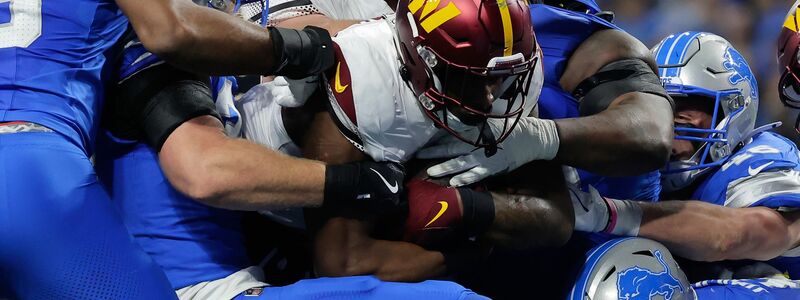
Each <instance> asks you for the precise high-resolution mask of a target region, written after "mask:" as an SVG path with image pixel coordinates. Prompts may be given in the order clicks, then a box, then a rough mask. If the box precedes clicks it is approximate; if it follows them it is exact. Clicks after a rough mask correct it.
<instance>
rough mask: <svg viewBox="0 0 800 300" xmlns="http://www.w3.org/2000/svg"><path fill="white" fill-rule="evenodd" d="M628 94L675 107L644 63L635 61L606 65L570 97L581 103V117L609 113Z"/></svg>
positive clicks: (580, 85) (622, 61) (582, 83)
mask: <svg viewBox="0 0 800 300" xmlns="http://www.w3.org/2000/svg"><path fill="white" fill-rule="evenodd" d="M631 92H640V93H648V94H653V95H657V96H661V97H663V98H665V99H667V101H669V103H670V105H671V106H673V107H674V103H673V101H672V98H670V97H669V95H668V94H667V91H666V90H664V87H663V86H662V85H661V79H659V78H658V75H656V74H655V73H654V72H653V70H652V69H651V68H650V66H648V65H647V63H646V62H645V61H643V60H641V59H635V58H631V59H623V60H619V61H615V62H612V63H610V64H608V65H606V66H605V67H603V68H601V69H600V70H599V71H598V72H597V74H595V75H593V76H591V77H589V78H587V79H586V80H584V81H583V82H581V83H580V84H579V85H578V87H577V88H575V91H574V92H573V95H574V96H575V98H577V99H579V100H580V105H579V107H578V109H579V110H580V114H581V116H590V115H594V114H597V113H599V112H601V111H604V110H606V109H608V106H609V105H611V103H612V102H614V100H616V99H617V98H618V97H619V96H622V95H624V94H627V93H631Z"/></svg>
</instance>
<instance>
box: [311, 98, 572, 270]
mask: <svg viewBox="0 0 800 300" xmlns="http://www.w3.org/2000/svg"><path fill="white" fill-rule="evenodd" d="M304 145H305V147H304V149H303V150H304V154H305V155H306V157H307V158H310V159H315V160H321V161H325V162H328V163H346V162H349V161H353V160H354V159H359V157H361V158H360V159H365V158H364V157H363V154H361V152H360V151H358V149H356V148H355V147H353V146H352V145H351V144H350V143H349V142H348V141H347V140H346V139H345V138H344V137H343V136H342V135H341V133H339V132H338V129H337V128H336V125H335V124H333V120H331V119H330V115H329V114H328V113H327V112H323V113H319V114H318V115H317V116H316V117H315V122H313V123H312V125H311V129H309V132H308V134H307V135H306V138H305V142H304ZM530 166H531V167H527V166H526V167H522V168H520V169H518V170H517V171H515V172H514V173H512V174H511V175H512V176H509V177H514V176H516V177H520V176H519V175H520V174H523V173H522V172H537V174H541V176H545V174H546V175H547V176H549V177H550V178H563V177H562V176H561V173H560V170H561V169H560V167H559V168H555V170H556V171H557V172H558V173H557V174H553V173H549V171H550V170H549V169H547V170H543V169H542V168H541V167H540V166H539V165H535V164H531V165H530ZM514 174H516V175H514ZM527 178H529V179H530V178H532V177H527ZM557 181H558V182H560V180H557ZM520 182H530V180H524V181H523V180H520ZM552 183H553V182H546V183H545V182H542V185H551V184H552ZM511 185H514V184H511ZM561 186H562V187H563V183H562V185H561ZM525 194H528V195H525V196H522V195H508V194H506V193H493V196H494V200H495V221H494V223H493V224H492V226H491V227H490V229H489V230H488V231H487V233H486V234H484V236H483V238H485V239H486V241H488V242H491V243H496V244H497V245H502V246H507V247H511V248H529V247H558V246H561V245H563V244H564V243H566V242H567V240H569V237H570V235H571V234H572V230H573V226H574V220H573V215H574V213H573V212H572V205H571V204H570V202H569V195H568V194H567V193H566V189H565V188H564V189H560V188H553V187H552V186H551V187H549V188H546V189H545V191H544V192H538V193H533V192H526V193H525ZM369 228H370V227H369V224H367V223H365V222H362V221H358V220H353V219H346V218H332V219H330V220H328V221H327V222H326V223H325V224H324V225H323V226H322V227H321V230H320V231H319V232H318V234H317V235H316V238H315V248H316V249H315V250H316V251H315V252H314V253H315V254H314V256H315V257H314V260H315V267H316V271H317V273H318V275H320V276H353V275H365V274H375V275H376V276H378V277H379V278H381V279H383V280H389V281H406V282H415V281H421V280H426V279H430V278H433V277H436V276H439V275H442V274H444V272H445V271H446V266H445V265H444V256H443V255H442V253H440V252H438V251H431V250H426V249H424V248H422V247H420V246H418V245H415V244H412V243H408V242H399V241H387V240H378V239H374V238H371V237H370V236H369V232H370V230H369Z"/></svg>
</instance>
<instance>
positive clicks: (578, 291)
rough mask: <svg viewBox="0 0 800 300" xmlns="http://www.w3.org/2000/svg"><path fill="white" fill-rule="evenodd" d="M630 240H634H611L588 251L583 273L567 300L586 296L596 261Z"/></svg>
mask: <svg viewBox="0 0 800 300" xmlns="http://www.w3.org/2000/svg"><path fill="white" fill-rule="evenodd" d="M630 239H634V237H626V238H619V239H615V240H611V241H608V242H606V243H604V244H602V245H600V246H597V247H596V248H594V249H593V250H591V251H589V255H588V258H587V259H586V263H585V264H584V265H583V272H581V275H580V277H578V282H576V283H575V287H574V288H573V289H572V292H571V293H570V295H569V297H568V299H571V300H583V295H584V294H586V288H588V286H586V283H587V280H588V279H589V275H590V274H592V272H594V268H595V267H596V266H597V261H599V260H600V259H601V258H603V256H604V255H605V254H606V252H608V250H610V249H611V248H614V246H616V245H617V244H619V243H622V242H624V241H627V240H630Z"/></svg>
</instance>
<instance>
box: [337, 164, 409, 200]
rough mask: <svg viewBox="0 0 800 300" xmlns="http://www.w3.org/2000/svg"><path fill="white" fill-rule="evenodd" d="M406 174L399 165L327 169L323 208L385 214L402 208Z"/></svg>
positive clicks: (357, 165)
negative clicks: (343, 208) (364, 209)
mask: <svg viewBox="0 0 800 300" xmlns="http://www.w3.org/2000/svg"><path fill="white" fill-rule="evenodd" d="M404 177H405V170H404V169H403V167H402V166H401V165H399V164H396V163H376V162H371V161H362V162H357V163H351V164H345V165H335V166H328V167H327V169H326V170H325V200H324V202H323V204H322V206H323V208H326V207H328V208H341V207H352V208H366V209H367V210H368V211H370V212H375V213H382V212H387V211H392V210H394V209H397V208H398V207H400V205H401V201H400V196H401V195H402V194H403V178H404Z"/></svg>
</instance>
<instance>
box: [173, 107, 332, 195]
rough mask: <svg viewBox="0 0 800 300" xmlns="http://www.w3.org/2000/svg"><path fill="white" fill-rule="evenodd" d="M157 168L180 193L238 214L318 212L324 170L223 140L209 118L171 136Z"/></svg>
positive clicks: (318, 165) (238, 141) (314, 164)
mask: <svg viewBox="0 0 800 300" xmlns="http://www.w3.org/2000/svg"><path fill="white" fill-rule="evenodd" d="M159 162H160V164H161V167H162V170H163V171H164V174H165V175H166V177H167V178H168V179H169V181H170V183H171V184H172V185H173V186H174V187H175V188H176V189H177V190H178V191H180V192H182V193H184V194H186V195H188V196H189V197H191V198H193V199H196V200H198V201H200V202H203V203H205V204H207V205H211V206H215V207H221V208H226V209H235V210H264V209H274V208H283V207H314V206H320V205H321V204H322V200H323V198H324V186H325V166H324V165H323V164H322V163H319V162H315V161H311V160H304V159H296V158H292V157H288V156H285V155H282V154H280V153H277V152H274V151H272V150H270V149H267V148H264V147H262V146H259V145H256V144H254V143H251V142H248V141H245V140H241V139H231V138H227V137H225V135H224V133H223V132H222V128H221V125H220V124H219V121H218V120H217V119H215V118H213V117H210V116H203V117H198V118H195V119H193V120H190V121H187V122H185V123H184V124H182V125H181V126H179V127H178V128H177V129H175V130H174V131H173V132H172V134H170V135H169V137H168V138H167V140H166V142H164V146H163V147H162V148H161V151H160V152H159Z"/></svg>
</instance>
